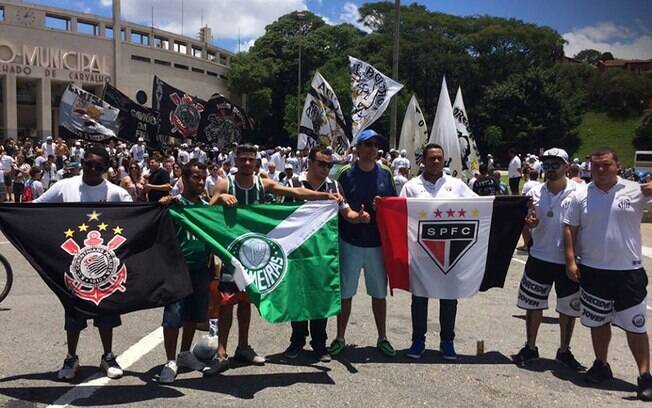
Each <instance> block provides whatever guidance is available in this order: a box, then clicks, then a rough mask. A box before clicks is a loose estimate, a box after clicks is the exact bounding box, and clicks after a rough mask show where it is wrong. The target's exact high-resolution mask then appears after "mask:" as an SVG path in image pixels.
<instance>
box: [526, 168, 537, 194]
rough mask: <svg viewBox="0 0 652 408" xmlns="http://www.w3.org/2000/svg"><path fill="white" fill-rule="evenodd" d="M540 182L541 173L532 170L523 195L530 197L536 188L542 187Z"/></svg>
mask: <svg viewBox="0 0 652 408" xmlns="http://www.w3.org/2000/svg"><path fill="white" fill-rule="evenodd" d="M540 184H541V183H540V182H539V171H538V170H534V169H530V174H528V181H526V182H525V184H523V195H528V192H529V191H530V190H532V189H533V188H534V187H536V186H538V185H540Z"/></svg>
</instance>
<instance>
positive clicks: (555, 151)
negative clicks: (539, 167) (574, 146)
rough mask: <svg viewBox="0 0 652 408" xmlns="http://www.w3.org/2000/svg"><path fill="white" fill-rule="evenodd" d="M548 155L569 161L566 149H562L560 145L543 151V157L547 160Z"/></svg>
mask: <svg viewBox="0 0 652 408" xmlns="http://www.w3.org/2000/svg"><path fill="white" fill-rule="evenodd" d="M546 157H558V158H560V159H562V160H563V161H564V163H568V153H566V150H564V149H560V148H558V147H553V148H552V149H548V150H546V151H545V152H543V155H542V156H541V158H542V159H543V160H545V159H546Z"/></svg>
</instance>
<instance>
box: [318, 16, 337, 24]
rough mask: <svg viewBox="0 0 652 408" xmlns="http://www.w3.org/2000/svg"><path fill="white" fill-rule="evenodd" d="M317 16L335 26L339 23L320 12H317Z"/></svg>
mask: <svg viewBox="0 0 652 408" xmlns="http://www.w3.org/2000/svg"><path fill="white" fill-rule="evenodd" d="M317 16H319V17H321V19H322V20H324V23H326V24H328V25H330V26H334V25H336V24H337V23H336V22H335V21H333V20H331V19H330V18H328V17H326V16H322V15H320V14H317Z"/></svg>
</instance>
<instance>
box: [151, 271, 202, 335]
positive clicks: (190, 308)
mask: <svg viewBox="0 0 652 408" xmlns="http://www.w3.org/2000/svg"><path fill="white" fill-rule="evenodd" d="M189 272H190V281H191V282H192V294H190V295H188V296H186V297H185V298H183V299H181V300H180V301H178V302H175V303H171V304H169V305H167V306H165V309H164V310H163V323H162V326H163V327H165V328H167V329H178V328H180V327H182V326H183V324H184V323H187V322H205V321H207V320H208V284H209V282H210V277H209V276H208V269H207V268H193V269H190V270H189Z"/></svg>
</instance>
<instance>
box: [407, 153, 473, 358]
mask: <svg viewBox="0 0 652 408" xmlns="http://www.w3.org/2000/svg"><path fill="white" fill-rule="evenodd" d="M444 162H445V156H444V148H443V147H442V146H440V145H438V144H435V143H429V144H427V145H426V146H424V148H423V160H422V163H423V166H424V167H423V173H422V174H421V175H420V176H419V177H415V178H413V179H411V180H410V181H408V182H407V183H405V186H404V187H403V190H402V191H401V192H400V196H401V197H406V198H409V197H416V198H429V197H431V198H466V197H477V195H476V194H475V193H474V192H473V191H472V190H471V189H470V188H469V187H468V186H467V185H466V184H464V182H462V180H460V179H457V178H455V177H451V176H447V175H445V174H443V170H444ZM411 309H412V346H411V347H410V350H409V351H408V354H407V356H408V357H410V358H415V359H419V358H421V355H422V354H423V352H424V351H425V349H426V331H427V322H428V298H427V297H422V296H416V295H414V294H413V295H412V307H411ZM456 314H457V299H440V300H439V325H440V327H441V334H440V337H441V342H440V344H439V349H440V351H441V353H442V355H443V357H444V359H446V360H455V359H457V354H456V353H455V346H454V343H453V341H454V339H455V315H456Z"/></svg>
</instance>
